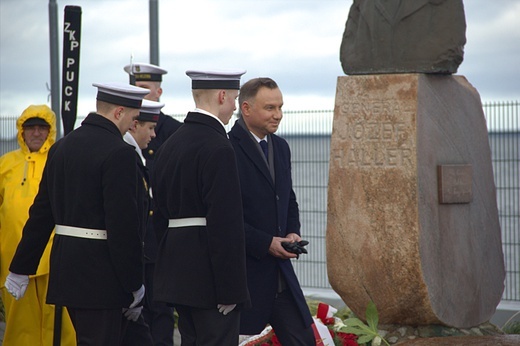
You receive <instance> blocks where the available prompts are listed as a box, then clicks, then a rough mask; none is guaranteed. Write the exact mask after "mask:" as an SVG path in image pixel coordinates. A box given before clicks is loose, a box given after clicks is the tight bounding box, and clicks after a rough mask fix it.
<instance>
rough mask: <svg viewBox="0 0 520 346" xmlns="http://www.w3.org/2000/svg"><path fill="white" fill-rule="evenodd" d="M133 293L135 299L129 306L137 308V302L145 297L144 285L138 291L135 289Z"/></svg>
mask: <svg viewBox="0 0 520 346" xmlns="http://www.w3.org/2000/svg"><path fill="white" fill-rule="evenodd" d="M132 295H133V296H134V301H133V302H132V304H130V306H129V308H130V309H131V308H135V306H136V305H137V304H139V303H140V302H141V300H143V297H144V285H141V288H139V289H138V290H137V291H133V292H132Z"/></svg>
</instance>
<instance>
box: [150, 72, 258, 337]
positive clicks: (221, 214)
mask: <svg viewBox="0 0 520 346" xmlns="http://www.w3.org/2000/svg"><path fill="white" fill-rule="evenodd" d="M244 73H245V71H237V72H217V71H187V72H186V74H187V75H188V76H190V78H191V79H192V89H193V91H192V92H193V98H194V100H195V104H196V107H197V108H196V109H195V110H194V111H193V112H189V113H188V115H187V117H186V119H185V120H184V125H182V126H181V128H180V129H179V130H177V131H176V132H175V133H174V134H173V135H171V136H170V138H168V140H166V142H165V143H164V144H163V145H162V147H161V148H160V149H159V152H158V153H157V158H156V162H155V167H154V171H153V173H152V190H153V195H154V199H155V201H156V205H157V212H156V213H155V215H154V222H155V223H156V224H157V227H158V229H160V230H161V231H162V232H161V233H162V236H160V242H159V252H158V254H157V262H156V268H155V276H154V283H155V286H154V296H155V299H156V300H157V301H162V302H166V303H169V304H172V305H174V306H175V308H176V310H177V312H178V314H179V332H180V334H181V339H182V345H183V346H191V345H193V346H195V345H205V346H210V345H214V346H221V345H237V344H238V336H239V322H240V307H241V306H243V305H245V304H247V303H248V301H249V296H248V291H247V280H246V263H245V239H244V224H243V219H242V202H241V199H240V183H239V180H238V171H237V166H236V159H235V152H234V150H233V147H232V146H231V144H230V143H229V140H228V138H227V136H226V130H225V127H224V125H225V124H227V123H228V122H229V119H230V118H231V116H232V114H233V112H234V110H235V109H236V98H237V96H238V89H239V86H240V76H241V75H242V74H244Z"/></svg>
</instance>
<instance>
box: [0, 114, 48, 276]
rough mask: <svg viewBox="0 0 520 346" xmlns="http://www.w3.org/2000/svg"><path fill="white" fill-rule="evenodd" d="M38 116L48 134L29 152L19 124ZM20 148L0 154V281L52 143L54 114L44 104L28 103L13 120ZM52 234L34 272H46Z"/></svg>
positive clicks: (7, 271) (6, 271) (23, 223)
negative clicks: (46, 125) (43, 121)
mask: <svg viewBox="0 0 520 346" xmlns="http://www.w3.org/2000/svg"><path fill="white" fill-rule="evenodd" d="M33 117H39V118H43V119H44V120H45V121H46V122H48V123H49V124H50V125H51V126H50V130H49V136H48V137H47V140H46V141H45V143H43V145H42V147H41V148H40V150H39V151H38V152H33V153H31V152H30V151H29V148H28V147H27V145H26V144H25V142H24V140H23V137H22V132H23V128H22V124H23V123H24V122H25V121H26V120H27V119H29V118H33ZM16 128H17V130H18V135H17V139H18V144H19V145H20V149H17V150H14V151H11V152H9V153H6V154H5V155H3V156H2V157H0V285H2V286H3V284H4V282H5V279H6V277H7V275H8V274H9V265H10V263H11V259H12V258H13V256H14V253H15V251H16V247H17V246H18V243H19V242H20V239H21V238H22V230H23V226H24V225H25V222H26V221H27V219H28V218H29V208H30V206H31V205H32V203H33V201H34V198H35V197H36V194H37V193H38V187H39V184H40V180H41V178H42V173H43V168H44V166H45V162H46V161H47V154H48V152H49V149H50V147H51V145H53V144H54V142H55V141H56V116H55V115H54V112H52V110H51V109H50V108H49V107H47V106H45V105H36V106H34V105H33V106H29V107H28V108H27V109H26V110H25V111H24V112H23V113H22V115H21V116H20V117H19V118H18V120H17V121H16ZM51 244H52V237H51V239H50V241H49V243H48V244H47V247H46V249H45V252H44V254H43V256H42V258H41V261H40V265H39V267H38V270H37V272H36V276H39V275H44V274H48V273H49V255H50V245H51Z"/></svg>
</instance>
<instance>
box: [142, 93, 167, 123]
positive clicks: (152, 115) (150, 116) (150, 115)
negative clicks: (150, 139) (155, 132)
mask: <svg viewBox="0 0 520 346" xmlns="http://www.w3.org/2000/svg"><path fill="white" fill-rule="evenodd" d="M163 107H164V103H160V102H155V101H150V100H146V99H145V100H143V104H142V105H141V111H140V112H139V116H138V117H137V120H140V121H151V122H153V123H156V122H157V121H158V120H159V114H160V113H161V108H163Z"/></svg>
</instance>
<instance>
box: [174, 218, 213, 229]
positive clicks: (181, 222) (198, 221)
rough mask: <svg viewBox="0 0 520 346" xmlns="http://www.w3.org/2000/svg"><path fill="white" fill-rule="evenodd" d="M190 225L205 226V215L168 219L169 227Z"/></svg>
mask: <svg viewBox="0 0 520 346" xmlns="http://www.w3.org/2000/svg"><path fill="white" fill-rule="evenodd" d="M190 226H206V218H205V217H186V218H183V219H170V221H169V222H168V227H169V228H179V227H190Z"/></svg>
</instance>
